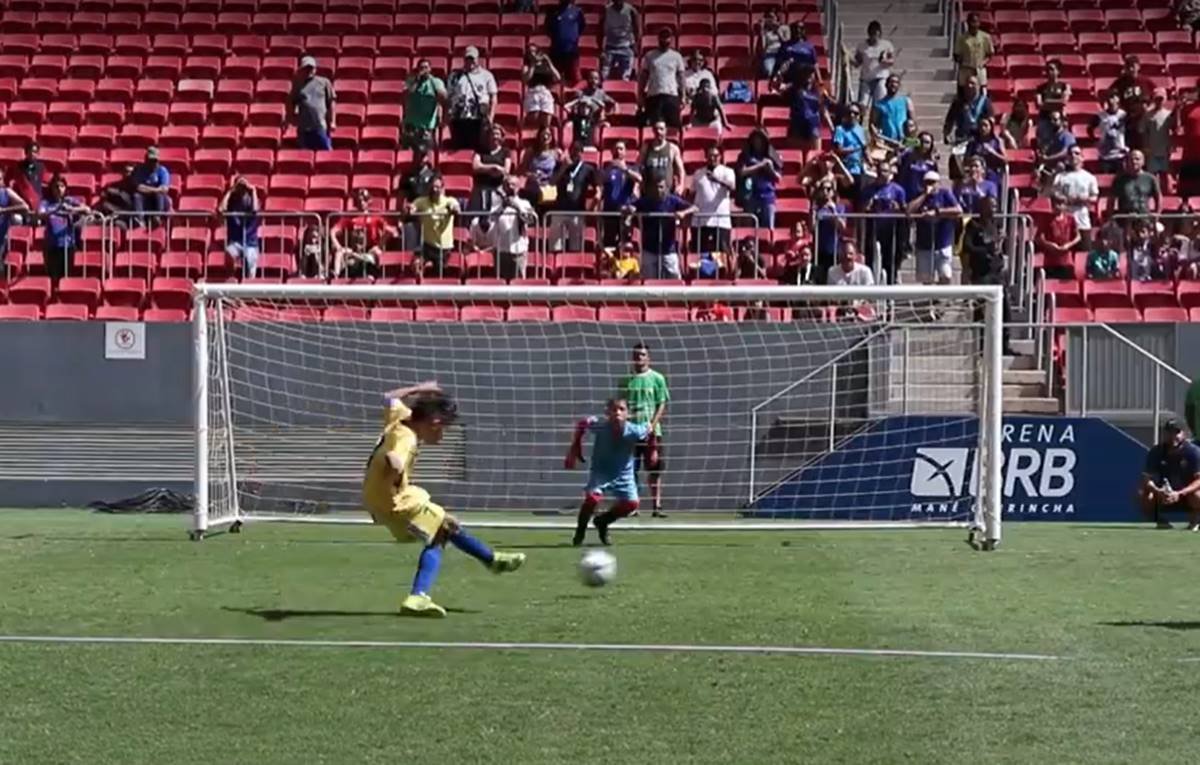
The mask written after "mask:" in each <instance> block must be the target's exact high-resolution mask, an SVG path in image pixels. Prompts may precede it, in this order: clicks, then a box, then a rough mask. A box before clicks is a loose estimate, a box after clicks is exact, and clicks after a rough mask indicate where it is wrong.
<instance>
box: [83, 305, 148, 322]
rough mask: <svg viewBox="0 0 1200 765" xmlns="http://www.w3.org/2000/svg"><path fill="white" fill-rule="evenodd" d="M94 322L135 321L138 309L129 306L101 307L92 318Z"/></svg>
mask: <svg viewBox="0 0 1200 765" xmlns="http://www.w3.org/2000/svg"><path fill="white" fill-rule="evenodd" d="M93 318H95V319H96V321H137V320H138V309H136V308H132V307H130V306H117V305H102V306H100V307H99V308H97V309H96V313H95V315H94V316H93Z"/></svg>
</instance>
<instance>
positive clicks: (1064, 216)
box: [1034, 193, 1080, 279]
mask: <svg viewBox="0 0 1200 765" xmlns="http://www.w3.org/2000/svg"><path fill="white" fill-rule="evenodd" d="M1050 201H1051V204H1052V205H1053V206H1054V215H1053V216H1052V217H1050V218H1047V219H1046V221H1045V222H1044V223H1043V224H1042V225H1041V226H1039V227H1038V231H1037V235H1036V236H1035V237H1034V245H1035V246H1036V247H1037V249H1038V250H1039V251H1040V252H1041V253H1042V254H1043V255H1044V256H1045V258H1046V265H1045V269H1046V275H1047V276H1049V277H1051V278H1054V279H1070V278H1072V277H1073V276H1074V275H1075V268H1074V266H1073V265H1072V253H1073V252H1074V250H1075V248H1076V247H1078V246H1079V242H1080V236H1079V224H1078V222H1077V221H1076V220H1075V215H1074V214H1073V213H1072V212H1071V211H1070V210H1069V209H1068V208H1067V199H1066V197H1064V196H1062V195H1061V194H1058V193H1055V194H1053V195H1052V196H1051V197H1050Z"/></svg>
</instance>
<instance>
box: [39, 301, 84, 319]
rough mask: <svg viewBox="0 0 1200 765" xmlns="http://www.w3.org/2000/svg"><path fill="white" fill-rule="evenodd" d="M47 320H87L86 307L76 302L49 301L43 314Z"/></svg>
mask: <svg viewBox="0 0 1200 765" xmlns="http://www.w3.org/2000/svg"><path fill="white" fill-rule="evenodd" d="M42 318H44V319H46V320H48V321H87V320H88V307H87V306H86V305H79V304H77V303H51V304H50V305H48V306H46V312H45V314H44V315H43V317H42Z"/></svg>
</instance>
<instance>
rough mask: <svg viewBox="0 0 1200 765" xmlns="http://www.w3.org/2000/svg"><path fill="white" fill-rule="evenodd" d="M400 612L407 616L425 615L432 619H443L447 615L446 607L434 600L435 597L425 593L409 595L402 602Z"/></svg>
mask: <svg viewBox="0 0 1200 765" xmlns="http://www.w3.org/2000/svg"><path fill="white" fill-rule="evenodd" d="M400 613H402V614H405V615H407V616H424V617H428V618H432V619H442V618H445V616H446V609H444V608H442V607H441V606H439V605H438V604H437V603H434V602H433V599H432V598H430V597H429V596H428V595H426V594H424V593H418V594H415V595H409V596H408V597H407V598H405V599H404V602H403V603H401V604H400Z"/></svg>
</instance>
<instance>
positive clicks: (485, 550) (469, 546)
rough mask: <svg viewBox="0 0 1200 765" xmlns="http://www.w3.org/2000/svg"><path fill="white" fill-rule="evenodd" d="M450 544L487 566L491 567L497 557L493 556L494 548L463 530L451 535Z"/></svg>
mask: <svg viewBox="0 0 1200 765" xmlns="http://www.w3.org/2000/svg"><path fill="white" fill-rule="evenodd" d="M450 544H452V545H454V546H455V547H457V548H458V549H460V550H462V551H463V552H465V553H466V554H467V555H470V556H471V557H472V558H474V559H475V560H477V561H479V562H481V563H483V564H485V565H489V566H490V565H491V564H492V560H493V559H494V558H495V557H496V556H495V555H493V554H492V548H490V547H488V546H487V545H486V544H484V543H483V542H482V541H480V540H478V539H476V538H475V537H473V536H471V535H470V534H468V533H467V532H465V531H463V530H462V529H459V530H458V531H456V532H454V533H453V534H451V535H450Z"/></svg>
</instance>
